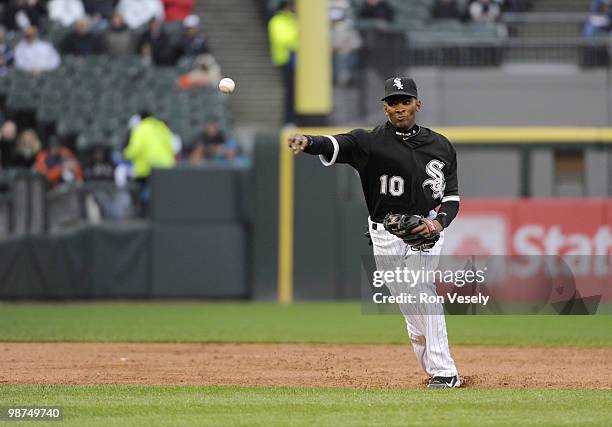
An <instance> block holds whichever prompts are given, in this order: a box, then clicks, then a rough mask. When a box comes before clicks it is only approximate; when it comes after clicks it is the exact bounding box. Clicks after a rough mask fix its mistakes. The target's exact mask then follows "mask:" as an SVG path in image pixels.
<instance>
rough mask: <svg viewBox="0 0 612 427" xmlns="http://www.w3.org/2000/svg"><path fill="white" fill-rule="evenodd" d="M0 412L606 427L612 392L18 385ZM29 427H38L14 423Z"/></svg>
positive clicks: (149, 422)
mask: <svg viewBox="0 0 612 427" xmlns="http://www.w3.org/2000/svg"><path fill="white" fill-rule="evenodd" d="M0 405H4V406H8V405H21V406H23V405H40V406H44V405H47V406H52V405H57V406H61V407H63V408H64V421H63V422H62V423H60V424H61V425H62V426H64V425H65V426H115V425H121V426H143V425H146V426H148V427H151V426H168V425H213V426H218V425H249V426H252V425H262V426H263V425H265V426H268V425H287V424H291V425H306V426H312V425H317V426H319V425H331V426H339V425H372V426H376V425H379V426H388V425H404V426H406V425H459V426H461V425H464V426H475V425H491V426H512V425H521V426H525V425H533V426H536V425H537V426H541V425H559V426H561V425H567V426H574V425H602V426H604V425H609V422H610V420H611V419H612V396H611V395H610V392H606V391H595V390H520V391H517V390H476V389H465V390H464V389H459V390H405V389H404V390H401V389H370V390H353V389H339V388H338V389H330V388H317V389H306V388H246V387H245V388H242V387H142V386H102V387H101V386H96V387H88V386H78V387H75V386H72V387H71V386H35V385H28V386H22V385H20V386H2V387H0ZM28 424H31V425H34V426H40V425H41V423H40V422H35V423H19V425H28ZM42 424H50V423H42ZM50 425H58V424H50Z"/></svg>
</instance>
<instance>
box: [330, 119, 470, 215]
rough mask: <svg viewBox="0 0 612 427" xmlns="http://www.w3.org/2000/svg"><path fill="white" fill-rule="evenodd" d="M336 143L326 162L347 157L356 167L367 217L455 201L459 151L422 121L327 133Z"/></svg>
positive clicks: (418, 210) (427, 208)
mask: <svg viewBox="0 0 612 427" xmlns="http://www.w3.org/2000/svg"><path fill="white" fill-rule="evenodd" d="M327 138H328V139H329V140H330V141H331V142H332V143H333V145H334V154H333V156H332V157H331V158H329V156H327V158H325V156H323V158H322V159H321V160H322V161H323V162H324V164H326V165H331V164H333V163H348V164H349V165H351V166H352V167H354V168H355V169H356V170H357V172H359V177H360V178H361V186H362V188H363V193H364V195H365V199H366V204H367V206H368V211H369V213H370V218H371V219H372V220H373V221H375V222H382V221H383V219H384V217H385V215H386V214H387V213H389V212H393V213H411V214H420V215H425V216H427V214H428V213H429V212H430V211H431V210H432V209H434V208H436V207H438V206H439V205H440V204H441V203H442V202H446V201H456V202H458V201H459V191H458V183H457V155H456V152H455V149H454V147H453V146H452V145H451V143H450V142H449V141H448V139H446V138H445V137H444V136H443V135H441V134H439V133H437V132H434V131H433V130H431V129H428V128H425V127H415V128H413V130H412V134H406V133H400V132H398V131H396V129H395V128H394V127H393V125H391V123H389V122H387V123H386V124H384V125H381V126H378V127H376V128H375V129H373V130H372V131H366V130H364V129H355V130H352V131H350V132H348V133H345V134H340V135H334V136H328V137H327Z"/></svg>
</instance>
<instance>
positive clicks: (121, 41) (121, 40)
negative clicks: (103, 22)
mask: <svg viewBox="0 0 612 427" xmlns="http://www.w3.org/2000/svg"><path fill="white" fill-rule="evenodd" d="M105 38H106V43H105V44H106V50H107V52H108V53H109V55H111V56H113V57H117V56H126V55H131V54H133V53H134V51H135V48H134V37H133V36H132V33H131V31H130V29H129V28H128V27H127V25H125V22H124V21H123V17H122V16H121V15H119V14H118V13H115V14H114V15H113V18H112V19H111V25H110V28H109V30H108V31H107V32H106V34H105Z"/></svg>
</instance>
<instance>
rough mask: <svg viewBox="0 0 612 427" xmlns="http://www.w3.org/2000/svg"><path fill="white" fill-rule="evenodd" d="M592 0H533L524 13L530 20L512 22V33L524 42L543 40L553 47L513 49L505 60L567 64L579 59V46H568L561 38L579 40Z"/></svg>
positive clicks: (516, 39) (515, 37) (513, 36)
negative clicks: (528, 9)
mask: <svg viewBox="0 0 612 427" xmlns="http://www.w3.org/2000/svg"><path fill="white" fill-rule="evenodd" d="M590 3H591V0H534V2H533V7H532V8H531V10H530V12H528V13H527V14H526V15H525V16H529V17H530V19H529V20H528V21H527V22H520V23H510V24H509V25H510V27H511V28H510V29H511V31H510V35H511V37H512V38H513V39H514V40H515V41H517V42H519V43H520V42H521V41H524V42H525V43H534V42H543V43H544V44H548V43H549V44H550V45H551V46H555V47H554V48H546V47H542V48H528V49H523V48H513V49H510V50H509V51H508V52H507V54H506V58H505V60H506V63H525V62H530V63H534V62H536V63H567V64H576V63H577V62H578V56H579V48H577V47H575V46H572V44H571V42H570V43H569V44H567V45H566V46H563V43H561V42H560V40H561V39H567V40H570V41H571V40H572V39H579V38H580V37H581V34H582V28H583V25H584V21H585V20H586V17H587V16H588V13H589V10H590Z"/></svg>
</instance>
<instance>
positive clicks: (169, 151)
mask: <svg viewBox="0 0 612 427" xmlns="http://www.w3.org/2000/svg"><path fill="white" fill-rule="evenodd" d="M140 118H141V121H140V123H138V124H137V125H136V126H135V127H134V128H133V129H132V133H131V134H130V140H129V142H128V145H127V147H125V150H123V156H124V157H125V158H126V159H127V160H130V161H131V162H132V163H133V165H134V177H135V178H136V181H137V182H138V183H139V184H140V202H141V212H140V213H141V216H145V215H146V209H147V204H148V201H149V184H148V181H149V177H150V176H151V171H152V170H153V168H171V167H174V165H175V163H176V160H175V158H174V149H173V137H172V131H171V130H170V129H169V128H168V126H166V124H165V123H164V122H163V121H161V120H158V119H156V118H155V117H153V116H151V113H149V112H148V111H142V112H141V113H140Z"/></svg>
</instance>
